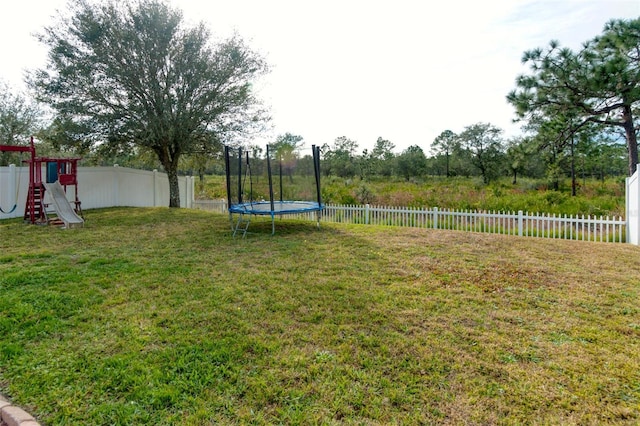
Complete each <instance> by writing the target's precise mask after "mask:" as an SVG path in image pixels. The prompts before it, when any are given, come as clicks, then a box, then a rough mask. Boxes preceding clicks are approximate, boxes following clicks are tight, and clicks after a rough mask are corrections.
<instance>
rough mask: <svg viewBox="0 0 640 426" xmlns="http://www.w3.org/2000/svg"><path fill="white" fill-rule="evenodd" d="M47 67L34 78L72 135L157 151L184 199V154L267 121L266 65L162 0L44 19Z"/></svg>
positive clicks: (176, 198)
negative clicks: (263, 97)
mask: <svg viewBox="0 0 640 426" xmlns="http://www.w3.org/2000/svg"><path fill="white" fill-rule="evenodd" d="M40 40H41V41H42V42H43V43H44V44H46V45H47V46H48V47H49V49H50V50H49V56H48V62H47V67H46V69H41V70H38V71H37V72H35V73H34V74H33V75H32V76H31V79H30V83H31V86H32V87H33V88H34V89H35V90H36V93H38V95H39V98H40V100H41V101H44V102H46V103H48V104H49V105H51V106H52V107H53V109H54V110H55V111H56V113H57V120H56V123H57V124H58V127H59V132H58V134H60V132H62V133H66V138H67V139H68V141H70V142H71V141H76V142H77V143H80V142H83V143H85V144H86V143H87V141H88V142H89V143H90V144H92V145H94V146H95V145H100V144H103V145H104V144H107V145H109V146H112V147H141V148H143V149H149V150H151V151H153V152H154V153H155V154H156V155H157V157H158V160H159V161H160V163H161V164H162V166H163V167H164V169H165V171H166V172H167V174H168V177H169V187H170V200H169V206H170V207H179V206H180V195H179V187H178V162H179V160H180V158H181V157H182V156H183V155H190V154H194V153H198V152H200V153H202V152H207V151H213V150H216V149H220V144H221V143H222V141H229V140H230V138H231V137H233V135H234V134H238V133H242V132H247V131H248V130H249V129H252V128H255V126H258V125H260V124H261V123H263V122H264V120H266V115H265V114H264V111H262V110H261V107H260V102H259V101H258V100H257V99H256V97H255V96H254V94H253V92H252V82H253V81H254V80H255V79H256V78H257V77H259V76H260V75H261V74H262V73H264V72H266V70H267V66H266V64H265V62H264V60H263V58H262V57H261V56H260V55H259V54H257V53H256V52H254V51H252V50H251V49H250V48H248V47H247V46H246V45H245V44H244V42H243V40H242V39H241V38H240V37H239V36H237V35H234V36H232V37H230V38H229V39H227V40H225V41H222V42H219V43H213V42H212V37H211V34H210V32H209V30H208V29H207V28H206V27H205V26H204V24H203V23H200V24H198V25H195V26H191V27H188V26H186V25H185V21H184V18H183V15H182V13H181V11H180V10H178V9H175V8H172V7H171V6H170V5H169V4H168V3H166V2H164V1H162V0H137V1H136V0H131V1H124V2H123V1H117V0H110V1H106V2H90V1H88V0H73V1H72V2H71V3H70V7H69V14H68V15H67V16H66V17H64V16H61V17H60V18H59V22H56V23H55V24H54V25H51V26H49V27H47V28H46V29H45V30H44V33H43V34H41V35H40Z"/></svg>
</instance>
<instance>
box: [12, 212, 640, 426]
mask: <svg viewBox="0 0 640 426" xmlns="http://www.w3.org/2000/svg"><path fill="white" fill-rule="evenodd" d="M86 219H87V222H86V226H85V228H83V229H79V230H67V231H63V230H59V229H56V228H53V227H39V226H28V225H23V224H22V223H21V221H17V220H9V221H0V237H1V238H2V242H1V243H0V244H1V247H2V250H0V392H1V393H4V394H5V395H8V396H9V397H10V398H12V399H13V400H14V402H15V403H17V404H19V405H21V406H22V407H23V408H25V409H26V410H28V411H30V412H31V413H32V414H34V415H35V416H36V417H37V418H38V420H40V421H41V422H42V423H43V424H47V425H69V424H83V425H84V424H87V425H91V424H121V425H133V424H152V425H163V424H180V425H183V424H185V425H206V424H305V425H308V424H367V425H369V424H374V425H375V424H430V423H435V424H608V423H609V424H624V423H628V424H638V422H640V303H639V300H640V248H638V247H635V246H631V245H624V244H607V243H585V242H576V241H561V240H538V239H529V238H519V237H513V236H511V237H509V236H496V235H484V234H474V233H464V232H447V231H434V230H421V229H420V230H419V229H406V228H391V227H389V228H385V227H374V226H367V227H364V226H345V225H334V224H323V225H322V227H321V229H319V230H318V229H317V228H316V227H315V224H314V223H307V222H297V221H290V220H286V221H284V222H283V223H279V224H277V230H276V235H275V236H271V235H270V231H271V225H270V222H265V221H260V220H258V221H257V222H256V223H254V224H252V226H251V230H252V231H254V232H256V233H255V234H251V235H249V236H248V237H247V239H244V240H243V239H235V240H234V239H232V238H231V237H230V230H229V222H228V220H227V217H226V216H225V215H216V214H212V213H207V212H202V211H194V210H185V209H125V208H120V209H105V210H93V211H87V212H86Z"/></svg>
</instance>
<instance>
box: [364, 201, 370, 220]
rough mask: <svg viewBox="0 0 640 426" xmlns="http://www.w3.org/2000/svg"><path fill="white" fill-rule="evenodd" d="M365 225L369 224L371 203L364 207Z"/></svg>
mask: <svg viewBox="0 0 640 426" xmlns="http://www.w3.org/2000/svg"><path fill="white" fill-rule="evenodd" d="M364 224H365V225H368V224H369V203H367V204H365V205H364Z"/></svg>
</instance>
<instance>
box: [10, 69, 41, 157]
mask: <svg viewBox="0 0 640 426" xmlns="http://www.w3.org/2000/svg"><path fill="white" fill-rule="evenodd" d="M40 113H41V111H40V109H39V108H38V106H37V105H35V104H34V103H32V102H30V100H29V98H27V97H26V96H25V95H23V94H21V93H17V92H16V91H15V90H12V89H11V87H9V85H8V84H7V83H5V82H4V81H2V80H0V145H22V146H27V145H28V144H29V141H30V138H31V136H32V135H34V134H36V133H37V132H38V131H39V130H40V126H41V120H40V117H39V116H40ZM22 159H23V158H20V155H19V154H16V153H11V152H0V166H6V165H9V164H20V163H21V160H22Z"/></svg>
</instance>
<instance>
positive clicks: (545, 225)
mask: <svg viewBox="0 0 640 426" xmlns="http://www.w3.org/2000/svg"><path fill="white" fill-rule="evenodd" d="M193 207H194V208H196V209H202V210H210V211H215V212H218V213H227V201H226V200H224V199H222V200H195V201H194V202H193ZM295 217H297V218H304V219H308V220H315V213H313V214H300V215H295ZM322 220H323V221H325V222H334V223H350V224H363V225H383V226H406V227H414V228H431V229H447V230H455V231H470V232H484V233H492V234H506V235H518V236H528V237H539V238H558V239H567V240H581V241H600V242H625V241H626V239H627V236H626V227H627V224H626V221H625V220H624V218H622V217H613V218H610V217H602V216H600V217H595V216H586V217H585V216H567V215H562V216H560V215H552V214H541V213H528V212H523V211H518V212H497V211H494V212H483V211H467V210H465V211H462V210H447V209H439V208H437V207H434V208H430V209H418V208H415V209H414V208H405V207H385V206H371V205H369V204H365V205H338V204H327V205H325V208H324V211H323V212H322Z"/></svg>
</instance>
